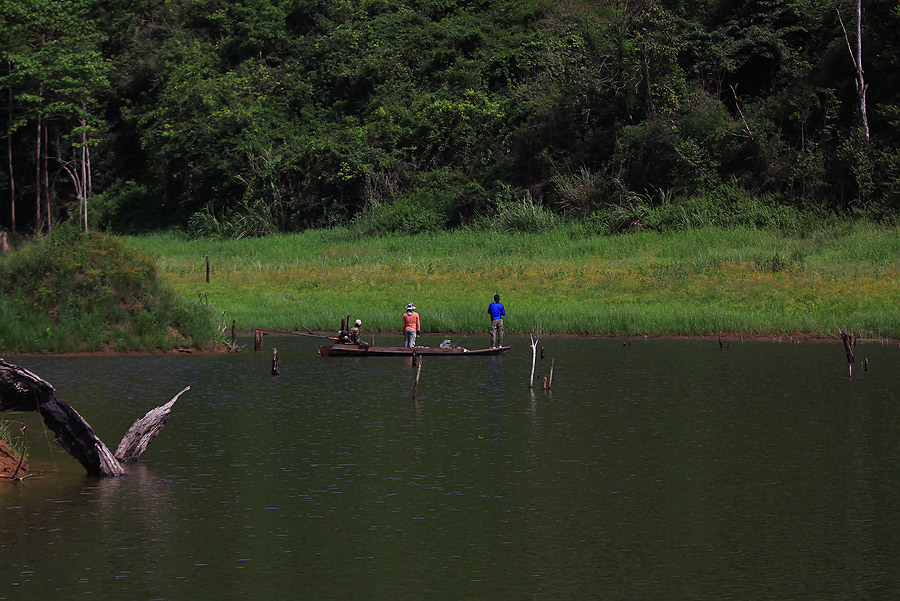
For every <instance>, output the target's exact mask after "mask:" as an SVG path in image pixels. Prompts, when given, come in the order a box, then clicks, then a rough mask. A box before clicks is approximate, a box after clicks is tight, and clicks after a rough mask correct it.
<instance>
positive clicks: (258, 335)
mask: <svg viewBox="0 0 900 601" xmlns="http://www.w3.org/2000/svg"><path fill="white" fill-rule="evenodd" d="M262 339H263V333H262V330H260V329H259V328H256V329H254V330H253V350H254V351H261V350H262V346H263V345H262Z"/></svg>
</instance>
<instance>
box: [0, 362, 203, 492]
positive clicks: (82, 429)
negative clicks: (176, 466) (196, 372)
mask: <svg viewBox="0 0 900 601" xmlns="http://www.w3.org/2000/svg"><path fill="white" fill-rule="evenodd" d="M190 388H191V387H190V386H186V387H185V388H184V389H183V390H182V391H181V392H179V393H178V394H177V395H175V397H174V398H173V399H172V400H171V401H169V402H168V403H166V404H165V405H163V406H161V407H157V408H156V409H152V410H151V411H149V412H147V414H146V415H145V416H144V417H143V418H141V419H139V420H137V421H135V422H134V424H132V426H131V428H129V429H128V432H126V433H125V436H123V437H122V442H120V443H119V447H118V449H117V451H116V456H120V458H119V459H117V458H116V456H113V454H112V453H110V451H109V449H108V448H107V447H106V445H105V444H103V441H101V440H100V439H99V438H97V436H96V435H95V434H94V430H93V428H91V426H90V424H88V423H87V422H86V421H85V420H84V418H82V417H81V416H80V415H79V414H78V412H77V411H75V409H73V408H72V406H71V405H69V404H68V403H66V402H65V401H63V400H62V399H60V398H58V397H57V396H56V391H55V389H54V388H53V386H51V385H50V383H48V382H47V381H45V380H44V379H42V378H40V377H39V376H37V375H36V374H34V373H32V372H30V371H28V370H27V369H25V368H24V367H20V366H18V365H13V364H12V363H7V362H6V361H4V360H3V359H2V358H0V412H2V411H37V412H38V413H40V415H41V417H42V418H43V420H44V423H45V424H46V425H47V428H49V429H50V430H51V431H52V432H53V433H54V434H56V443H57V444H58V445H59V446H61V447H62V448H64V449H65V450H66V451H67V452H68V453H69V454H70V455H72V457H74V458H75V459H77V460H78V462H79V463H81V465H82V466H84V469H85V470H86V471H87V473H88V475H90V476H122V475H124V474H125V469H124V468H123V467H122V464H121V463H119V461H120V459H121V460H122V461H137V459H138V458H139V457H140V456H141V454H142V453H143V452H144V451H145V450H146V449H147V445H148V444H150V442H151V441H152V440H153V439H154V438H156V436H157V435H158V434H159V432H160V430H162V427H163V426H164V425H165V423H166V420H167V419H168V417H169V413H170V412H171V411H172V405H174V404H175V401H177V400H178V397H180V396H181V395H182V394H184V393H185V392H186V391H188V390H190Z"/></svg>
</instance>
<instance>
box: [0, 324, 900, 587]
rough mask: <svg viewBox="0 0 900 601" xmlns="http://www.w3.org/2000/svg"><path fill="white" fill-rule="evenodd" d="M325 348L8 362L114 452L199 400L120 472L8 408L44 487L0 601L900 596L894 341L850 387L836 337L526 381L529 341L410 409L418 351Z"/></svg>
mask: <svg viewBox="0 0 900 601" xmlns="http://www.w3.org/2000/svg"><path fill="white" fill-rule="evenodd" d="M441 339H442V337H437V336H426V337H425V340H424V343H425V344H429V345H432V346H436V345H437V344H438V343H439V342H440V341H441ZM393 340H394V339H393V338H392V337H388V336H383V337H379V342H381V343H389V342H391V341H393ZM396 341H397V342H399V337H397V340H396ZM244 342H245V343H246V344H247V345H248V346H249V347H250V348H251V349H252V340H246V341H244ZM318 342H319V341H318V340H316V339H312V338H303V337H292V336H281V337H278V336H267V337H266V339H265V345H266V346H265V349H264V350H263V351H262V352H261V353H254V352H253V351H252V350H250V351H245V352H243V353H240V354H237V355H230V356H178V357H115V358H95V357H79V358H71V357H70V358H56V357H46V358H44V357H41V358H31V357H22V358H16V357H7V360H10V361H12V362H14V363H18V364H19V365H22V366H24V367H27V368H29V369H31V370H32V371H34V372H36V373H37V374H38V375H40V376H41V377H43V378H44V379H46V380H47V381H49V382H50V383H51V384H53V385H54V386H55V387H56V389H57V394H58V395H59V397H60V398H62V399H64V400H66V401H67V402H69V403H70V404H71V405H73V406H74V407H75V409H76V410H78V411H79V413H81V415H82V416H83V417H84V418H85V419H86V420H87V421H88V422H90V424H91V425H92V426H93V427H94V430H95V431H96V432H97V434H98V435H99V436H100V438H101V439H103V440H104V442H106V444H107V446H109V447H111V448H112V449H115V447H116V445H117V444H118V441H119V438H120V437H121V436H122V434H123V433H124V432H125V430H126V429H127V428H128V426H129V425H130V424H131V423H132V421H134V420H135V419H136V418H138V417H140V416H142V415H143V414H144V413H145V412H146V411H148V410H149V409H151V408H153V407H156V406H158V405H162V404H164V403H165V402H167V401H168V400H169V399H171V398H172V397H173V396H174V395H175V394H176V393H177V392H178V391H179V390H181V389H182V388H183V387H184V386H186V385H190V386H191V390H190V391H189V392H187V393H185V394H184V395H183V396H182V397H181V399H180V400H179V401H178V402H177V403H176V405H175V408H174V411H173V413H172V415H171V417H170V419H169V423H168V425H167V426H166V427H165V429H164V430H163V431H162V433H161V434H160V436H159V438H158V439H157V440H156V441H154V442H153V443H152V444H151V445H150V447H149V450H148V451H147V452H146V453H145V455H144V456H143V458H142V460H141V462H139V463H137V464H131V465H129V466H128V476H127V477H125V478H116V479H96V478H90V477H87V476H86V475H85V474H84V470H83V469H82V467H81V465H80V464H78V463H77V462H76V461H75V460H74V459H72V458H71V457H69V456H68V455H67V454H66V453H65V452H63V451H61V450H60V449H59V448H57V447H56V446H55V445H53V444H52V442H51V439H52V435H51V434H50V433H45V432H44V431H43V429H42V426H41V422H40V421H39V420H38V419H35V416H33V415H26V414H13V415H11V414H6V416H5V417H7V418H13V419H17V420H20V421H21V420H23V419H24V420H25V421H27V423H28V446H29V451H30V461H31V466H32V470H33V471H43V474H42V475H41V476H40V477H37V478H30V479H28V480H26V481H25V483H24V485H17V484H14V483H0V560H2V561H0V582H2V583H3V585H2V586H0V599H2V600H7V599H9V600H18V599H29V600H39V599H81V598H93V599H104V600H119V599H121V600H136V599H169V600H194V599H241V600H244V599H316V600H323V599H324V600H332V599H333V600H338V599H340V600H346V599H384V600H391V601H397V600H418V599H426V598H427V599H438V600H442V599H447V600H460V599H485V600H487V599H490V600H498V599H504V600H505V599H510V600H519V599H536V600H543V599H560V600H563V599H564V600H571V599H604V600H619V599H622V600H631V599H634V600H653V599H661V600H662V599H664V600H670V599H671V600H685V599H690V600H706V599H708V600H710V601H713V600H715V601H721V600H723V599H725V600H727V599H739V600H754V601H756V600H762V599H773V600H786V599H809V600H816V601H828V600H835V601H838V600H840V601H845V600H848V599H854V600H866V599H895V598H896V595H897V591H898V590H900V478H898V475H900V470H898V459H900V399H898V398H897V396H898V391H900V369H898V367H900V348H898V346H897V344H896V343H890V344H880V343H876V342H869V343H866V344H861V345H860V346H858V347H857V357H858V359H859V361H858V362H857V366H856V370H855V371H856V373H855V374H854V377H853V378H852V379H849V378H848V377H847V366H846V361H845V358H844V351H843V347H842V345H841V343H840V342H839V341H837V342H827V343H826V342H803V343H801V344H791V343H790V342H788V341H783V342H781V343H778V342H773V341H767V342H749V341H747V342H744V343H741V342H740V341H731V342H730V343H729V344H728V345H727V346H726V348H720V346H719V344H718V342H716V341H714V340H712V341H710V340H647V339H633V340H631V341H628V340H624V339H582V338H579V339H570V338H565V339H563V338H545V339H542V340H540V342H539V346H543V347H544V348H545V351H546V358H545V359H543V360H541V359H540V358H539V359H538V361H537V369H536V377H535V390H534V391H533V392H532V391H529V388H528V376H529V372H530V370H531V360H532V357H531V348H530V346H529V340H528V339H527V338H525V339H522V338H511V337H508V338H507V342H509V343H511V344H512V346H513V350H512V352H511V353H509V354H508V355H506V356H502V357H466V358H460V357H446V358H437V357H426V358H425V360H424V363H423V367H422V372H421V381H420V384H419V388H418V395H417V398H416V399H415V400H413V399H412V394H411V392H412V387H413V382H414V379H415V370H414V368H413V366H412V365H411V362H410V361H409V360H408V359H404V358H367V359H359V358H336V357H329V358H320V357H318V356H317V354H316V350H317V348H318ZM463 342H464V344H465V345H467V346H469V347H470V348H478V347H482V346H486V343H487V338H486V337H469V338H467V339H465V340H464V341H463ZM273 346H277V347H278V351H279V355H280V356H281V375H279V376H275V377H273V376H271V375H270V373H269V372H270V367H271V357H272V354H271V353H272V350H271V349H272V347H273ZM864 357H868V358H869V361H870V368H869V371H867V372H864V371H863V369H862V365H861V359H862V358H864ZM551 358H552V359H553V361H554V366H555V369H554V377H553V389H552V392H549V391H545V390H543V389H542V387H541V386H542V385H541V382H542V377H543V376H544V375H547V374H548V372H549V371H550V361H551Z"/></svg>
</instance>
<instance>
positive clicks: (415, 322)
mask: <svg viewBox="0 0 900 601" xmlns="http://www.w3.org/2000/svg"><path fill="white" fill-rule="evenodd" d="M403 329H404V330H415V331H416V332H418V331H419V330H421V329H422V325H421V324H420V323H419V314H418V313H416V312H415V311H413V312H412V313H404V314H403Z"/></svg>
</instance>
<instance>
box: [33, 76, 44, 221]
mask: <svg viewBox="0 0 900 601" xmlns="http://www.w3.org/2000/svg"><path fill="white" fill-rule="evenodd" d="M43 94H44V84H43V83H41V84H40V85H39V86H38V96H40V97H42V96H43ZM42 105H43V103H40V104H39V107H40V108H39V109H38V115H37V148H36V149H35V157H34V170H35V172H34V206H35V215H34V219H35V221H34V233H35V234H40V233H41V229H42V228H43V225H42V223H41V142H42V141H43V139H44V136H43V132H42V128H43V121H42V120H41V108H42Z"/></svg>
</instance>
